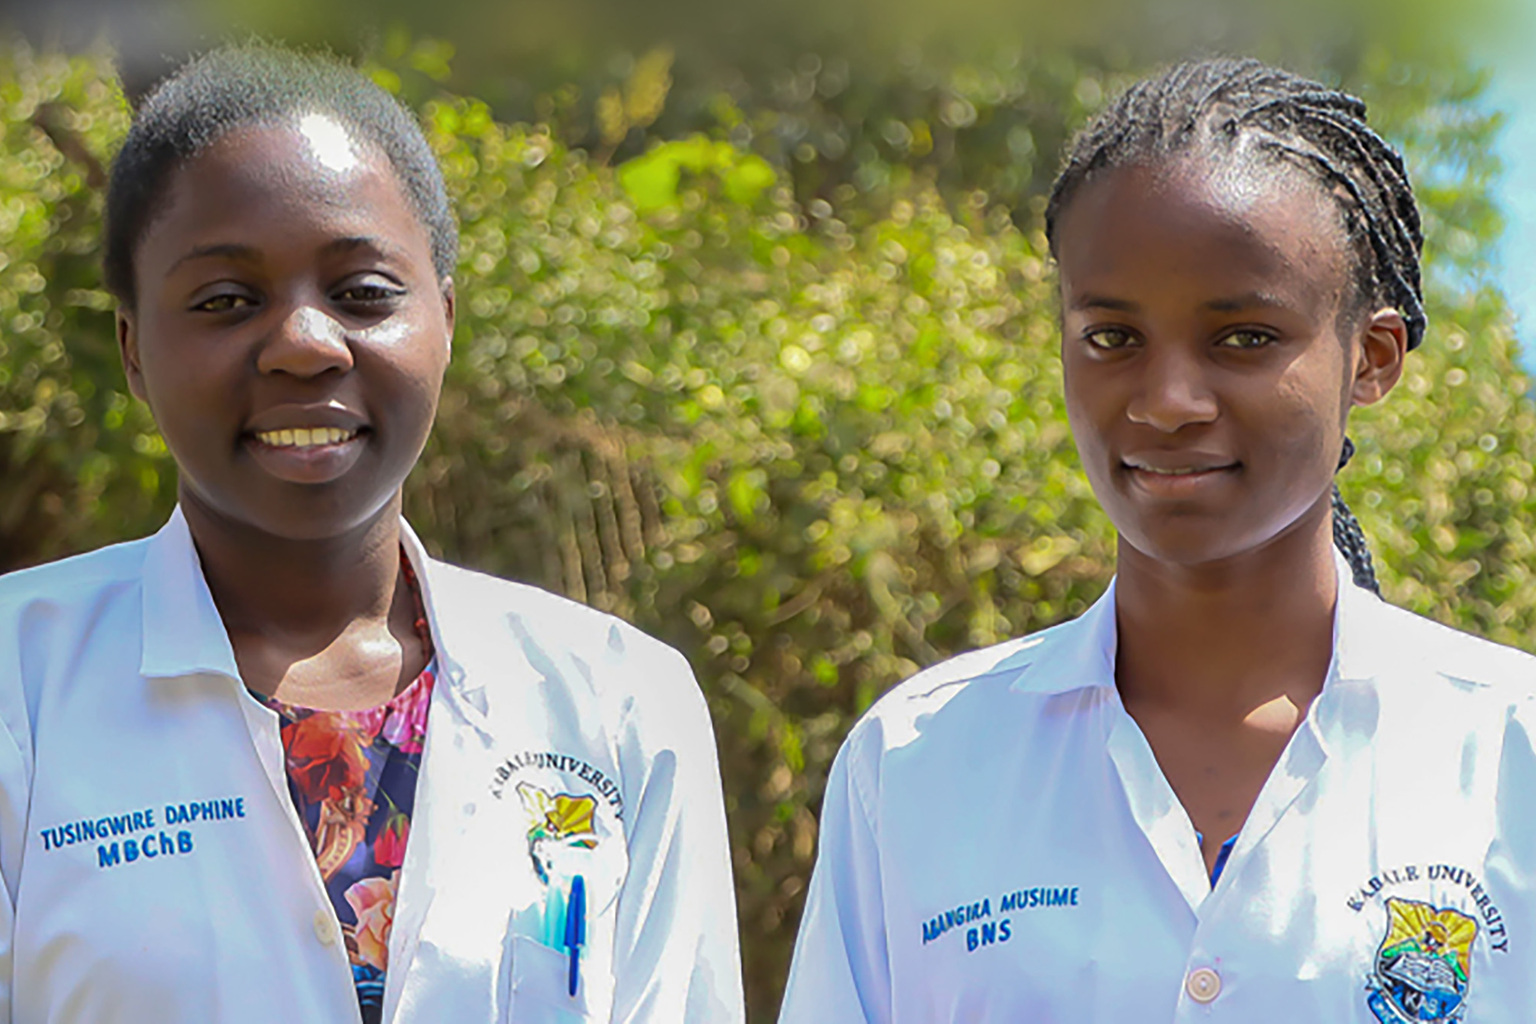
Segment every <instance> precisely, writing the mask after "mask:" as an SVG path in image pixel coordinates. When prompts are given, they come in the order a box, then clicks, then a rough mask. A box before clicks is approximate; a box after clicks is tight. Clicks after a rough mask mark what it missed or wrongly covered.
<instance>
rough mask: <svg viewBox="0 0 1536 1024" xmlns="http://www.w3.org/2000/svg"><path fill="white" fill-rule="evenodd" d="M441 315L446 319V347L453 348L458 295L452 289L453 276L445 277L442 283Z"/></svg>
mask: <svg viewBox="0 0 1536 1024" xmlns="http://www.w3.org/2000/svg"><path fill="white" fill-rule="evenodd" d="M442 291H443V315H444V316H445V317H447V319H448V348H449V350H450V351H452V349H453V325H454V321H455V319H456V318H457V316H458V305H459V302H458V296H457V295H456V294H455V293H454V290H453V278H451V277H445V278H443V283H442Z"/></svg>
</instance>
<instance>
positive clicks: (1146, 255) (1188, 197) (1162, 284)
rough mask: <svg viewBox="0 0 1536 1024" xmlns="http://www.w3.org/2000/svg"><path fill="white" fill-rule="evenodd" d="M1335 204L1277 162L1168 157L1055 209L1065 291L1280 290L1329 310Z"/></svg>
mask: <svg viewBox="0 0 1536 1024" xmlns="http://www.w3.org/2000/svg"><path fill="white" fill-rule="evenodd" d="M1348 246H1349V243H1348V239H1347V237H1346V235H1345V231H1344V227H1343V224H1342V219H1341V217H1340V216H1339V211H1338V207H1337V203H1336V201H1335V200H1334V199H1333V198H1332V197H1331V196H1330V195H1328V194H1327V193H1326V192H1325V191H1324V190H1323V189H1322V187H1321V186H1320V185H1319V184H1318V183H1317V182H1316V181H1314V180H1313V179H1312V178H1311V177H1310V176H1309V175H1307V174H1306V173H1304V172H1302V171H1301V170H1300V169H1298V168H1295V167H1292V166H1290V165H1288V164H1285V163H1282V162H1280V161H1278V160H1273V159H1269V158H1265V159H1262V160H1259V161H1255V160H1253V159H1238V158H1222V157H1214V158H1212V157H1202V156H1188V157H1174V158H1168V159H1163V160H1160V161H1156V162H1153V163H1142V164H1134V165H1130V166H1125V167H1117V168H1113V169H1110V170H1106V171H1103V172H1101V173H1100V174H1098V175H1097V176H1096V177H1094V178H1093V179H1092V180H1091V181H1089V182H1088V183H1087V184H1085V185H1084V186H1083V187H1082V188H1081V189H1080V190H1079V192H1078V193H1077V195H1076V196H1075V197H1074V198H1073V199H1072V201H1071V203H1070V204H1069V205H1068V206H1067V208H1066V209H1065V210H1064V211H1063V213H1062V217H1061V221H1060V226H1059V229H1058V231H1057V248H1058V255H1059V264H1060V272H1061V283H1062V288H1063V290H1064V292H1067V293H1071V292H1073V291H1074V290H1081V289H1082V288H1085V287H1087V288H1094V289H1097V288H1099V287H1103V286H1105V285H1108V284H1114V285H1115V286H1116V287H1117V288H1121V289H1124V288H1132V289H1135V288H1137V287H1146V288H1151V289H1155V290H1157V291H1159V292H1161V293H1164V294H1166V293H1167V292H1168V291H1169V289H1170V288H1172V289H1173V290H1175V291H1177V292H1179V293H1223V292H1227V293H1236V292H1241V291H1250V290H1253V289H1254V287H1255V286H1257V285H1260V284H1262V285H1263V286H1264V290H1266V291H1274V290H1277V289H1283V290H1285V291H1286V292H1287V293H1289V294H1288V297H1289V298H1290V299H1292V300H1293V301H1303V302H1317V303H1330V304H1331V303H1336V302H1337V301H1338V299H1339V297H1340V295H1341V294H1342V292H1343V291H1344V289H1345V288H1347V287H1348V283H1349V273H1348V272H1349V266H1350V264H1349V259H1350V250H1349V247H1348Z"/></svg>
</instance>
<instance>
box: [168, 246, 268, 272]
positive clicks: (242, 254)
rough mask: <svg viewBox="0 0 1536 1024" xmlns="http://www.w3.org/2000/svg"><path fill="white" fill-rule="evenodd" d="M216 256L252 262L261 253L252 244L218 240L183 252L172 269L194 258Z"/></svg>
mask: <svg viewBox="0 0 1536 1024" xmlns="http://www.w3.org/2000/svg"><path fill="white" fill-rule="evenodd" d="M214 257H218V258H220V259H228V260H240V261H242V262H246V263H251V262H255V260H256V259H258V257H259V253H257V251H256V250H255V249H254V248H252V247H251V246H249V245H241V244H239V243H238V242H217V243H214V244H212V245H199V246H197V247H196V248H194V249H191V250H189V251H187V252H185V253H183V254H182V255H181V256H180V257H179V258H178V259H177V260H176V262H175V263H172V264H171V268H170V269H171V270H175V269H176V268H177V267H179V266H181V265H182V264H183V263H190V262H191V261H192V260H202V259H211V258H214Z"/></svg>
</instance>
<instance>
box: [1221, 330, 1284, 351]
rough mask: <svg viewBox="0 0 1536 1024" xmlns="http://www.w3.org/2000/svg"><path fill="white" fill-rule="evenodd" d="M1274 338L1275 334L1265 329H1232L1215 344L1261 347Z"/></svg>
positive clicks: (1236, 346)
mask: <svg viewBox="0 0 1536 1024" xmlns="http://www.w3.org/2000/svg"><path fill="white" fill-rule="evenodd" d="M1274 340H1275V336H1274V335H1273V334H1269V333H1267V332H1265V331H1233V332H1232V333H1231V334H1228V335H1227V336H1226V337H1224V338H1222V339H1221V341H1219V342H1217V344H1219V345H1220V346H1221V347H1222V348H1263V347H1264V346H1265V345H1270V344H1273V343H1274Z"/></svg>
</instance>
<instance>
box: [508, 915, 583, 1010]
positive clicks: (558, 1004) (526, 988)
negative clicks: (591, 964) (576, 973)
mask: <svg viewBox="0 0 1536 1024" xmlns="http://www.w3.org/2000/svg"><path fill="white" fill-rule="evenodd" d="M570 969H571V961H570V957H569V956H568V955H567V954H565V953H563V952H561V951H560V950H556V949H550V948H549V947H548V946H546V945H544V944H543V943H541V942H538V941H536V940H534V939H530V938H528V937H527V936H525V935H518V936H515V937H514V938H513V939H512V984H511V998H510V999H509V1000H508V1006H507V1016H506V1018H505V1020H504V1021H503V1024H586V1022H587V1021H590V1020H591V1019H592V1018H591V1016H590V1015H589V1014H588V1010H587V990H586V979H585V978H578V983H577V986H576V994H575V995H574V996H573V995H571V990H570Z"/></svg>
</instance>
